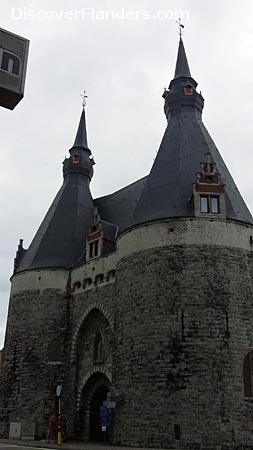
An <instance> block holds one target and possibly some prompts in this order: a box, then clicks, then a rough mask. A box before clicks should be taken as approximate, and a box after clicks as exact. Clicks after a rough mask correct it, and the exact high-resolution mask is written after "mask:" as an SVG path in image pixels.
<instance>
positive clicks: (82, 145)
mask: <svg viewBox="0 0 253 450" xmlns="http://www.w3.org/2000/svg"><path fill="white" fill-rule="evenodd" d="M69 152H70V157H69V158H65V161H64V163H63V175H64V181H63V185H62V187H61V188H60V190H59V192H58V194H57V195H56V197H55V199H54V200H53V203H52V204H51V206H50V208H49V210H48V212H47V214H46V216H45V218H44V220H43V221H42V224H41V225H40V227H39V229H38V231H37V233H36V235H35V237H34V239H33V241H32V243H31V245H30V246H29V248H28V250H27V251H25V250H23V254H22V258H21V259H20V262H19V264H18V267H17V270H16V271H17V272H20V271H22V270H30V269H40V268H55V267H65V268H66V267H70V266H72V265H73V264H76V263H78V262H80V261H81V260H82V259H83V258H84V255H85V242H86V237H87V235H88V230H89V226H90V222H91V217H92V214H93V209H94V205H93V199H92V196H91V193H90V188H89V184H90V180H91V178H92V174H93V164H94V161H93V159H92V158H90V154H91V151H90V150H89V148H88V144H87V133H86V123H85V111H84V109H83V111H82V114H81V118H80V123H79V127H78V130H77V134H76V138H75V142H74V146H73V147H72V148H71V149H70V150H69Z"/></svg>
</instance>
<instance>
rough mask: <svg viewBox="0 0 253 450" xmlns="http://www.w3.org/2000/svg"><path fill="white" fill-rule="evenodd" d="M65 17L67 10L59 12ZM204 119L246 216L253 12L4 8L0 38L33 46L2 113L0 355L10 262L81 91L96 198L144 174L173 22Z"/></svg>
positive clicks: (140, 5)
mask: <svg viewBox="0 0 253 450" xmlns="http://www.w3.org/2000/svg"><path fill="white" fill-rule="evenodd" d="M67 11H69V12H67ZM180 11H184V13H183V19H182V22H183V23H184V25H185V32H184V36H183V39H184V44H185V48H186V52H187V56H188V61H189V65H190V69H191V73H192V76H193V77H194V78H195V80H196V81H197V82H198V83H199V86H198V88H199V90H201V91H202V95H203V97H204V98H205V108H204V112H203V120H204V123H205V125H206V126H207V128H208V130H209V132H210V134H211V136H212V137H213V139H214V141H215V143H216V145H217V147H218V149H219V150H220V152H221V154H222V156H223V158H224V160H225V162H226V164H227V166H228V168H229V170H230V172H231V173H232V176H233V177H234V179H235V182H236V184H237V185H238V187H239V189H240V191H241V194H242V196H243V197H244V199H245V201H246V203H247V205H248V207H249V209H250V211H251V212H252V211H253V178H252V164H253V153H252V134H253V107H252V105H253V82H252V72H253V50H252V49H253V20H252V18H253V2H252V1H251V0H244V1H243V2H238V1H231V0H230V1H222V2H221V1H220V0H219V1H218V0H216V1H214V0H213V1H212V2H204V1H203V0H188V1H169V0H164V1H163V0H156V1H154V0H152V1H151V0H146V1H138V0H137V1H136V0H134V1H131V0H126V1H125V2H123V1H122V2H121V1H119V0H117V1H116V0H115V1H113V0H108V1H105V0H104V1H96V0H90V1H86V0H83V1H79V0H76V1H73V0H72V1H65V0H61V1H57V0H52V1H45V0H44V1H38V0H36V1H29V0H27V1H25V2H23V1H18V0H16V1H14V0H12V1H11V2H10V1H9V0H1V3H0V17H1V24H0V27H1V28H5V29H7V30H9V31H12V32H14V33H16V34H20V35H22V36H24V37H26V38H28V39H29V40H30V41H31V44H30V52H29V62H28V71H27V79H26V91H25V97H24V99H23V100H22V101H21V102H20V103H19V105H18V106H17V107H16V108H15V110H14V111H8V110H7V109H4V108H0V124H1V125H0V130H1V135H0V136H1V169H0V348H1V347H2V345H3V340H4V329H5V323H6V317H7V308H8V298H9V289H10V282H9V278H10V276H11V274H12V267H13V258H14V256H15V252H16V248H17V244H18V240H19V239H20V238H22V239H24V246H25V248H27V246H28V245H29V243H30V242H31V239H32V237H33V235H34V233H35V232H36V230H37V229H38V226H39V225H40V223H41V221H42V219H43V217H44V215H45V213H46V211H47V209H48V207H49V206H50V204H51V202H52V200H53V198H54V196H55V194H56V193H57V191H58V189H59V188H60V186H61V184H62V161H63V159H64V157H65V156H68V149H69V148H70V147H71V146H72V144H73V141H74V138H75V134H76V130H77V126H78V122H79V117H80V113H81V94H82V92H83V90H84V89H86V91H87V95H88V103H87V113H86V114H87V126H88V142H89V146H90V148H91V150H92V152H93V155H94V158H95V161H96V165H95V174H94V177H93V180H92V184H91V189H92V194H93V196H94V197H98V196H102V195H105V194H107V193H110V192H113V191H115V190H117V189H119V188H121V187H123V186H125V185H127V184H129V183H131V182H132V181H135V180H137V179H138V178H141V177H142V176H144V175H146V174H147V173H148V172H149V170H150V168H151V165H152V163H153V160H154V158H155V155H156V151H157V150H158V147H159V143H160V141H161V138H162V135H163V133H164V130H165V127H166V120H165V116H164V113H163V99H162V97H161V95H162V92H163V88H164V86H166V85H168V84H169V81H170V80H171V78H173V74H174V68H175V60H176V54H177V47H178V35H177V28H176V20H177V16H178V15H180Z"/></svg>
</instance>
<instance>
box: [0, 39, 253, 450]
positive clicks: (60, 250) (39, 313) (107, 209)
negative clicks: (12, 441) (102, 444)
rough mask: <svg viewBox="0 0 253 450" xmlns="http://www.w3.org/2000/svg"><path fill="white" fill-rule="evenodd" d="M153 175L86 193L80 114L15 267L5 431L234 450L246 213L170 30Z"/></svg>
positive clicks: (248, 250) (240, 405)
mask: <svg viewBox="0 0 253 450" xmlns="http://www.w3.org/2000/svg"><path fill="white" fill-rule="evenodd" d="M163 97H164V101H165V106H164V111H165V114H166V117H167V120H168V126H167V128H166V131H165V134H164V136H163V138H162V142H161V145H160V148H159V151H158V153H157V156H156V159H155V161H154V164H153V167H152V169H151V172H150V174H149V175H148V176H147V177H144V178H142V179H140V180H138V181H136V182H135V183H133V184H131V185H129V186H126V187H124V188H122V189H121V190H119V191H117V192H115V193H113V194H111V195H107V196H104V197H101V198H97V199H93V198H92V196H91V193H90V189H89V185H90V181H91V179H92V175H93V165H94V161H93V159H92V156H91V151H90V150H89V147H88V143H87V135H86V123H85V110H83V111H82V114H81V119H80V124H79V127H78V131H77V135H76V138H75V142H74V145H73V147H72V148H71V149H70V156H69V158H67V159H65V161H64V165H63V175H64V181H63V185H62V187H61V189H60V190H59V192H58V194H57V195H56V197H55V199H54V201H53V203H52V205H51V207H50V208H49V211H48V213H47V215H46V217H45V218H44V220H43V222H42V224H41V226H40V227H39V229H38V231H37V233H36V235H35V237H34V239H33V241H32V243H31V245H30V246H29V248H28V249H27V250H25V249H24V248H23V243H22V241H20V244H19V247H18V251H17V255H16V258H15V264H14V273H13V276H12V287H11V295H10V303H9V313H8V323H7V329H6V339H5V346H4V352H3V368H2V372H1V388H0V389H1V391H0V395H1V407H0V421H1V425H2V427H3V426H6V427H7V426H8V424H9V423H10V422H13V421H14V422H21V423H23V424H27V422H28V423H29V422H34V423H37V425H38V428H37V430H38V435H41V434H43V433H46V429H47V426H48V420H49V417H50V415H51V414H53V411H54V404H55V388H56V386H57V385H59V384H60V385H61V386H62V411H63V415H64V420H65V427H66V433H67V435H68V436H69V437H80V438H83V439H95V440H99V439H101V429H100V425H99V419H98V411H99V407H100V406H101V405H102V404H103V401H105V400H106V399H111V401H112V400H113V402H116V407H115V408H114V409H113V414H112V439H113V443H115V444H121V445H132V446H148V447H164V448H174V449H179V448H180V449H187V450H188V449H216V450H218V449H233V448H238V449H239V448H241V445H242V444H243V443H247V444H248V445H250V443H251V442H252V431H253V420H252V419H253V384H252V383H253V381H252V380H253V357H252V355H253V325H252V324H253V308H252V306H253V283H252V274H253V261H252V245H253V237H252V236H253V228H252V223H253V221H252V217H251V214H250V213H249V211H248V209H247V207H246V205H245V203H244V201H243V199H242V197H241V195H240V192H239V191H238V189H237V187H236V185H235V183H234V181H233V179H232V177H231V175H230V173H229V171H228V169H227V167H226V165H225V163H224V161H223V160H222V157H221V155H220V153H219V152H218V150H217V148H216V146H215V144H214V142H213V141H212V139H211V137H210V135H209V134H208V132H207V130H206V128H205V126H204V125H203V122H202V118H201V114H202V109H203V105H204V99H203V97H202V95H201V93H198V92H197V82H196V81H195V80H194V78H193V77H192V76H191V73H190V69H189V65H188V62H187V58H186V54H185V50H184V46H183V42H182V39H181V38H180V41H179V49H178V56H177V63H176V70H175V76H174V79H173V80H172V81H171V83H170V86H169V88H168V90H165V92H164V93H163Z"/></svg>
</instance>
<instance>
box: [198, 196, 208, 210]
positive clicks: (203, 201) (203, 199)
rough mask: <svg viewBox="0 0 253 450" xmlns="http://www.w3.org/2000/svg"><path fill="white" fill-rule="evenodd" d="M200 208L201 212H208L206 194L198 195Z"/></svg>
mask: <svg viewBox="0 0 253 450" xmlns="http://www.w3.org/2000/svg"><path fill="white" fill-rule="evenodd" d="M200 210H201V212H203V213H208V212H209V209H208V197H207V195H201V196H200Z"/></svg>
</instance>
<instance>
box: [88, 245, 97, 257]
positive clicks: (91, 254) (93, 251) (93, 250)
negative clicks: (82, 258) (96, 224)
mask: <svg viewBox="0 0 253 450" xmlns="http://www.w3.org/2000/svg"><path fill="white" fill-rule="evenodd" d="M95 256H98V241H93V242H90V243H89V258H95Z"/></svg>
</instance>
